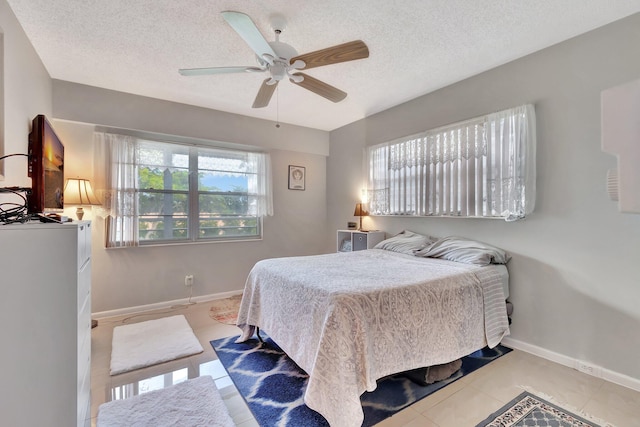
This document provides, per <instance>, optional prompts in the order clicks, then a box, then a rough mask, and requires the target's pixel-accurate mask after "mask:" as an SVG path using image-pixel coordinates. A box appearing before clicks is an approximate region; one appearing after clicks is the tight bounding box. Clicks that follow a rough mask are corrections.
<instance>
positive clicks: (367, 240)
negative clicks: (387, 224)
mask: <svg viewBox="0 0 640 427" xmlns="http://www.w3.org/2000/svg"><path fill="white" fill-rule="evenodd" d="M383 240H384V231H353V230H338V237H337V241H338V252H352V251H362V250H365V249H372V248H373V247H374V246H375V245H377V244H378V243H380V242H382V241H383Z"/></svg>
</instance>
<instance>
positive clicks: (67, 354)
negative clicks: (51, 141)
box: [0, 221, 91, 427]
mask: <svg viewBox="0 0 640 427" xmlns="http://www.w3.org/2000/svg"><path fill="white" fill-rule="evenodd" d="M0 316H1V317H0V331H1V336H0V342H1V343H2V344H1V345H2V350H1V351H0V366H2V370H3V372H2V373H1V374H0V379H1V381H2V389H3V393H2V395H3V396H2V398H1V399H0V418H1V422H0V423H1V424H2V425H7V426H36V425H37V426H45V425H46V426H52V427H57V426H60V427H63V426H64V427H68V426H84V425H90V422H88V421H87V420H90V416H91V414H90V390H91V387H90V380H91V368H90V366H91V223H90V222H88V221H80V222H74V223H68V224H54V223H49V224H42V223H29V224H20V225H0Z"/></svg>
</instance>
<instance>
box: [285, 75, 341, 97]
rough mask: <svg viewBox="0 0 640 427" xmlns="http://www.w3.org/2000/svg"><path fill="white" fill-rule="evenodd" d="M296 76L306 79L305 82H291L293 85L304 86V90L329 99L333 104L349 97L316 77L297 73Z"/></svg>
mask: <svg viewBox="0 0 640 427" xmlns="http://www.w3.org/2000/svg"><path fill="white" fill-rule="evenodd" d="M294 75H298V76H302V77H304V80H302V81H301V82H298V83H296V82H295V81H293V80H291V82H292V83H294V84H297V85H298V86H302V87H303V88H305V89H307V90H310V91H311V92H313V93H315V94H318V95H320V96H323V97H325V98H327V99H328V100H329V101H332V102H340V101H342V100H343V99H345V98H346V97H347V93H346V92H343V91H341V90H340V89H338V88H335V87H333V86H331V85H329V84H327V83H325V82H322V81H320V80H318V79H316V78H314V77H311V76H309V75H307V74H304V73H295V74H294Z"/></svg>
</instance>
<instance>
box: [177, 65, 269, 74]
mask: <svg viewBox="0 0 640 427" xmlns="http://www.w3.org/2000/svg"><path fill="white" fill-rule="evenodd" d="M260 71H265V68H260V67H208V68H181V69H180V70H178V72H179V73H180V74H182V75H183V76H206V75H210V74H230V73H257V72H260Z"/></svg>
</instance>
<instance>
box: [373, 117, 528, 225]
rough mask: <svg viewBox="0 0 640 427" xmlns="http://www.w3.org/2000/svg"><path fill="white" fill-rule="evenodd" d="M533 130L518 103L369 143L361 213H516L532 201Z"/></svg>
mask: <svg viewBox="0 0 640 427" xmlns="http://www.w3.org/2000/svg"><path fill="white" fill-rule="evenodd" d="M535 130H536V125H535V111H534V107H533V105H524V106H520V107H516V108H511V109H508V110H504V111H500V112H497V113H493V114H489V115H486V116H482V117H477V118H474V119H471V120H466V121H463V122H459V123H454V124H452V125H448V126H445V127H441V128H438V129H433V130H429V131H426V132H422V133H420V134H417V135H412V136H409V137H405V138H400V139H397V140H395V141H391V142H387V143H384V144H379V145H375V146H372V147H369V148H368V149H367V152H366V164H367V174H368V183H367V196H368V205H369V213H370V214H371V215H412V216H456V217H482V218H504V219H506V220H507V221H514V220H517V219H521V218H524V217H525V216H526V215H528V214H530V213H531V212H532V211H533V208H534V205H535V170H536V166H535V148H536V137H535Z"/></svg>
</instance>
